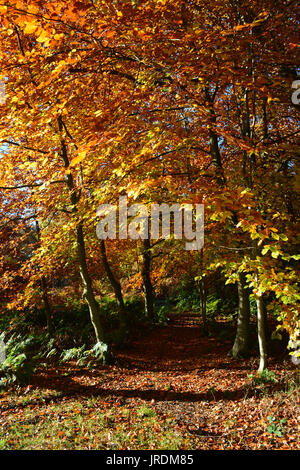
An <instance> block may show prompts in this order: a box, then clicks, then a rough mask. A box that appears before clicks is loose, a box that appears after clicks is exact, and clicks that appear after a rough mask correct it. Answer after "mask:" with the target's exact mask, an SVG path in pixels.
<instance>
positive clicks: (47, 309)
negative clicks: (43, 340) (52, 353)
mask: <svg viewBox="0 0 300 470" xmlns="http://www.w3.org/2000/svg"><path fill="white" fill-rule="evenodd" d="M41 287H42V297H43V302H44V309H45V315H46V321H47V331H48V333H49V334H51V333H52V318H51V316H52V308H51V304H50V301H49V296H48V289H47V281H46V278H45V276H43V277H42V279H41Z"/></svg>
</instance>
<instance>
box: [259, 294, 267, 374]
mask: <svg viewBox="0 0 300 470" xmlns="http://www.w3.org/2000/svg"><path fill="white" fill-rule="evenodd" d="M256 308H257V336H258V345H259V368H258V373H259V374H261V373H262V372H263V371H264V369H265V368H266V367H267V341H266V335H265V309H264V301H263V298H262V297H257V298H256Z"/></svg>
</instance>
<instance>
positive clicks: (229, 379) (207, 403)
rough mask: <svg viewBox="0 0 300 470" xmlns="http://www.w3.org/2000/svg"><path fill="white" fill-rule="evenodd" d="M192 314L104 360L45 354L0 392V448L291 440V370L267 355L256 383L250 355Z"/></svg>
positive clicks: (295, 419) (273, 445)
mask: <svg viewBox="0 0 300 470" xmlns="http://www.w3.org/2000/svg"><path fill="white" fill-rule="evenodd" d="M192 320H193V319H192V317H190V319H189V320H188V321H185V322H183V321H182V319H181V320H180V321H178V320H173V322H172V323H171V324H170V325H168V326H165V327H159V328H156V329H154V330H152V331H149V332H144V333H142V334H140V335H138V336H137V337H136V340H134V341H131V343H130V344H129V345H127V347H126V348H124V349H123V350H122V351H119V352H118V354H117V364H116V365H114V366H97V367H95V368H93V369H90V368H84V367H78V366H77V365H76V362H68V363H67V364H64V365H57V364H55V363H51V364H47V367H44V368H43V367H41V368H40V369H39V370H38V372H37V373H36V374H35V376H34V378H33V381H32V385H30V386H29V387H24V388H19V389H18V390H10V391H8V392H3V393H2V394H1V396H0V397H1V398H0V410H1V415H0V448H1V449H299V428H300V417H299V392H298V390H297V383H298V381H299V377H298V374H299V372H297V370H296V369H295V368H294V367H293V366H292V364H290V362H289V361H288V360H285V361H283V358H282V357H278V355H277V357H271V358H270V361H269V366H268V369H269V371H271V372H270V376H269V378H268V377H267V379H268V380H267V381H266V382H261V381H259V380H258V378H257V377H256V375H255V371H256V368H257V358H252V359H250V360H242V361H236V360H233V359H232V358H231V357H230V356H229V355H228V352H229V351H230V348H231V341H229V340H228V341H226V340H225V341H221V340H217V339H216V338H214V337H203V336H202V335H201V332H200V328H199V326H198V325H196V324H194V322H193V321H192ZM272 372H273V373H272ZM251 374H252V376H251V377H249V376H250V375H251Z"/></svg>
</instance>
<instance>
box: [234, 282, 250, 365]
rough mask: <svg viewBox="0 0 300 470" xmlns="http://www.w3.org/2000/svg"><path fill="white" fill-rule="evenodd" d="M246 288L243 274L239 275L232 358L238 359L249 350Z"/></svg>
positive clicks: (247, 294) (247, 290) (248, 317)
mask: <svg viewBox="0 0 300 470" xmlns="http://www.w3.org/2000/svg"><path fill="white" fill-rule="evenodd" d="M245 287H246V278H245V275H244V274H243V273H241V274H240V277H239V281H238V296H239V306H238V320H237V330H236V336H235V341H234V345H233V348H232V356H233V357H234V358H236V359H237V358H239V357H243V356H246V355H247V354H248V350H249V322H250V302H249V289H247V288H245Z"/></svg>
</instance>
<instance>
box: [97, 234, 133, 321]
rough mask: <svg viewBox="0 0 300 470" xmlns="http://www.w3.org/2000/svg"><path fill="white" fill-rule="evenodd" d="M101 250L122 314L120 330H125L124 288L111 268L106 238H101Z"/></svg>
mask: <svg viewBox="0 0 300 470" xmlns="http://www.w3.org/2000/svg"><path fill="white" fill-rule="evenodd" d="M100 251H101V258H102V262H103V266H104V269H105V272H106V275H107V277H108V279H109V281H110V283H111V286H112V288H113V291H114V294H115V297H116V300H117V304H118V308H119V315H120V330H124V328H125V327H126V324H127V320H126V308H125V304H124V299H123V294H122V288H121V284H120V282H119V281H118V279H116V277H115V276H114V273H113V272H112V270H111V267H110V264H109V262H108V259H107V255H106V247H105V241H104V240H100Z"/></svg>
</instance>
